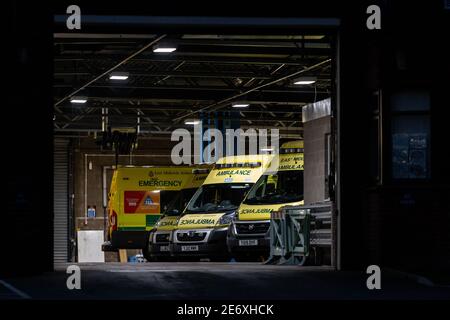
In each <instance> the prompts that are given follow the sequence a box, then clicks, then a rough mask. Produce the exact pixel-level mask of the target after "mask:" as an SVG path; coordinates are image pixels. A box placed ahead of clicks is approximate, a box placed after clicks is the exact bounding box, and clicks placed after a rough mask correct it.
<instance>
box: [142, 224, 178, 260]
mask: <svg viewBox="0 0 450 320" xmlns="http://www.w3.org/2000/svg"><path fill="white" fill-rule="evenodd" d="M171 236H172V232H171V231H158V230H157V231H155V232H152V233H151V235H150V242H149V246H148V250H149V253H150V255H151V256H153V257H169V256H170V239H171Z"/></svg>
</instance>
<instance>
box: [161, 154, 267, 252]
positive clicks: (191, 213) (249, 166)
mask: <svg viewBox="0 0 450 320" xmlns="http://www.w3.org/2000/svg"><path fill="white" fill-rule="evenodd" d="M272 158H273V156H272V155H242V156H229V157H223V158H221V159H219V160H218V161H217V163H216V164H215V166H214V168H213V170H212V171H211V172H210V173H209V175H208V177H207V178H206V180H205V182H204V183H203V185H202V186H201V187H200V188H199V189H198V190H197V192H196V193H195V194H194V196H193V197H192V199H191V200H190V201H189V203H188V205H187V206H186V208H185V210H184V212H183V214H182V215H181V217H180V218H179V219H178V220H177V225H176V227H175V228H174V230H173V231H172V233H171V237H170V243H171V244H170V252H171V254H172V256H173V257H178V258H180V257H208V258H210V259H211V260H222V259H226V258H227V257H228V256H229V254H228V250H227V245H226V236H227V231H228V226H229V224H230V223H231V221H232V220H233V218H234V217H235V212H236V210H237V208H238V207H239V205H240V204H241V201H242V200H243V199H244V197H245V196H246V194H247V192H248V191H249V190H250V188H251V187H252V186H253V184H254V183H255V182H256V181H258V179H259V178H260V177H261V175H262V174H263V173H264V172H265V171H266V169H267V167H268V165H269V164H270V162H271V159H272Z"/></svg>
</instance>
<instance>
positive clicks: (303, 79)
mask: <svg viewBox="0 0 450 320" xmlns="http://www.w3.org/2000/svg"><path fill="white" fill-rule="evenodd" d="M316 81H317V78H316V77H301V78H297V79H295V80H294V81H293V83H294V84H295V85H308V84H313V83H315V82H316Z"/></svg>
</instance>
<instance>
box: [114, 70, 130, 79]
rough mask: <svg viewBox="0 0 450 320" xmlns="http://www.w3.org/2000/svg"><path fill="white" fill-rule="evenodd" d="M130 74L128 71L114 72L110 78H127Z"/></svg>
mask: <svg viewBox="0 0 450 320" xmlns="http://www.w3.org/2000/svg"><path fill="white" fill-rule="evenodd" d="M129 75H130V74H129V73H128V72H112V73H111V74H110V75H109V79H110V80H127V79H128V77H129Z"/></svg>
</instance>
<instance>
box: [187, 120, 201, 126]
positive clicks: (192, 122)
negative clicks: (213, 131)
mask: <svg viewBox="0 0 450 320" xmlns="http://www.w3.org/2000/svg"><path fill="white" fill-rule="evenodd" d="M199 123H200V121H199V120H186V121H185V122H184V124H187V125H192V126H193V125H196V124H199Z"/></svg>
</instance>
